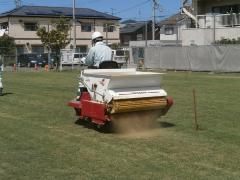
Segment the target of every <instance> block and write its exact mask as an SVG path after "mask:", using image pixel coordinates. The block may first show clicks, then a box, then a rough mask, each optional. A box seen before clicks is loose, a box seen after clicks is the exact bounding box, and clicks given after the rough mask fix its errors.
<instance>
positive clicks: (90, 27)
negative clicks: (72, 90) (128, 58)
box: [0, 6, 120, 54]
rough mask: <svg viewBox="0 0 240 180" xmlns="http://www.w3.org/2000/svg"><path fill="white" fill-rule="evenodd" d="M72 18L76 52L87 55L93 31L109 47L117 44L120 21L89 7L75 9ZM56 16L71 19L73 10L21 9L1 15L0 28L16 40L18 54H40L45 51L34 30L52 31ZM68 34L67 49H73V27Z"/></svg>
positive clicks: (36, 7)
mask: <svg viewBox="0 0 240 180" xmlns="http://www.w3.org/2000/svg"><path fill="white" fill-rule="evenodd" d="M75 16H76V51H77V52H86V51H87V49H88V48H90V47H91V35H92V33H93V32H94V31H99V32H101V33H102V34H103V35H104V38H105V39H107V42H108V43H109V44H110V43H111V44H113V43H119V42H120V40H119V29H120V28H119V20H120V18H118V17H115V16H111V15H109V14H106V13H102V12H98V11H95V10H93V9H88V8H76V10H75ZM59 17H65V18H68V19H72V8H70V7H69V8H68V7H45V6H22V7H19V8H16V9H13V10H11V11H8V12H5V13H2V14H0V29H6V30H7V32H8V35H9V36H11V37H13V38H14V39H15V42H16V45H17V51H18V53H19V54H21V53H43V52H45V51H46V49H44V47H43V45H42V42H41V40H40V38H39V37H38V36H37V35H36V31H37V28H38V27H43V26H44V27H46V29H48V30H51V29H52V28H53V22H56V21H57V20H58V19H59ZM69 34H70V36H69V38H70V40H71V43H70V45H69V47H72V46H73V27H72V29H71V31H70V32H69ZM69 47H67V48H69Z"/></svg>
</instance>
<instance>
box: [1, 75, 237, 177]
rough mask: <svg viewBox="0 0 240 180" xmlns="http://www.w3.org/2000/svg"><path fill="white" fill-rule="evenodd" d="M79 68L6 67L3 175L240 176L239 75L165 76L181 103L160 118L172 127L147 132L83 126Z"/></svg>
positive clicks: (165, 87) (166, 83)
mask: <svg viewBox="0 0 240 180" xmlns="http://www.w3.org/2000/svg"><path fill="white" fill-rule="evenodd" d="M77 75H78V73H77V72H76V71H75V72H63V73H57V72H49V73H45V72H28V73H27V72H26V73H24V72H21V73H20V72H18V73H13V72H5V73H4V86H5V93H6V94H5V95H4V96H3V97H0V179H3V180H5V179H29V180H32V179H44V180H45V179H203V180H205V179H240V121H239V120H240V110H239V109H240V106H239V104H240V103H239V99H240V91H239V89H240V75H239V74H207V73H188V72H177V73H175V72H169V73H167V74H166V75H164V77H163V83H164V85H163V87H164V89H165V90H167V92H168V94H169V95H171V96H172V97H173V98H174V101H175V104H174V106H173V108H172V109H171V110H170V111H169V113H168V114H167V116H165V117H164V118H161V119H160V122H161V123H162V124H169V125H171V126H167V127H161V128H158V129H157V130H155V133H154V135H153V136H146V137H144V136H142V137H137V136H133V137H127V136H122V135H118V134H103V133H99V132H97V131H95V130H93V129H89V128H86V127H84V126H80V125H76V124H75V123H74V122H75V120H76V117H75V115H74V112H73V109H71V108H70V107H67V105H66V104H67V102H68V101H69V100H71V99H72V98H73V97H74V96H75V92H76V88H77V83H78V82H77V78H76V77H77ZM193 88H195V89H196V93H197V105H198V120H199V124H200V131H198V132H195V131H194V130H193V110H192V109H193V108H192V89H193ZM156 132H157V133H156Z"/></svg>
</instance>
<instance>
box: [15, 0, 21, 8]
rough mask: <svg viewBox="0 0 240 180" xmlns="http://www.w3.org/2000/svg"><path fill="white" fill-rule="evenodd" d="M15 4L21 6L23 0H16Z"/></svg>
mask: <svg viewBox="0 0 240 180" xmlns="http://www.w3.org/2000/svg"><path fill="white" fill-rule="evenodd" d="M15 5H16V8H19V7H21V5H22V1H21V0H15Z"/></svg>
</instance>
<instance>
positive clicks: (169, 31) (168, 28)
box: [165, 27, 174, 35]
mask: <svg viewBox="0 0 240 180" xmlns="http://www.w3.org/2000/svg"><path fill="white" fill-rule="evenodd" d="M173 32H174V29H173V27H166V28H165V35H173Z"/></svg>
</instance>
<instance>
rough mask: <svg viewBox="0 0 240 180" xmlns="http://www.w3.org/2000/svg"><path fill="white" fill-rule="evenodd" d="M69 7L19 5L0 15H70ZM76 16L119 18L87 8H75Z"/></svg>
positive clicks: (70, 9)
mask: <svg viewBox="0 0 240 180" xmlns="http://www.w3.org/2000/svg"><path fill="white" fill-rule="evenodd" d="M72 11H73V10H72V8H71V7H48V6H21V7H19V8H16V9H13V10H11V11H8V12H5V13H2V14H0V17H5V16H21V17H23V16H26V17H28V16H30V17H33V16H35V17H59V16H65V17H72ZM75 15H76V18H88V19H109V20H120V19H121V18H119V17H116V16H111V15H109V14H106V13H102V12H99V11H95V10H93V9H88V8H76V10H75Z"/></svg>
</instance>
